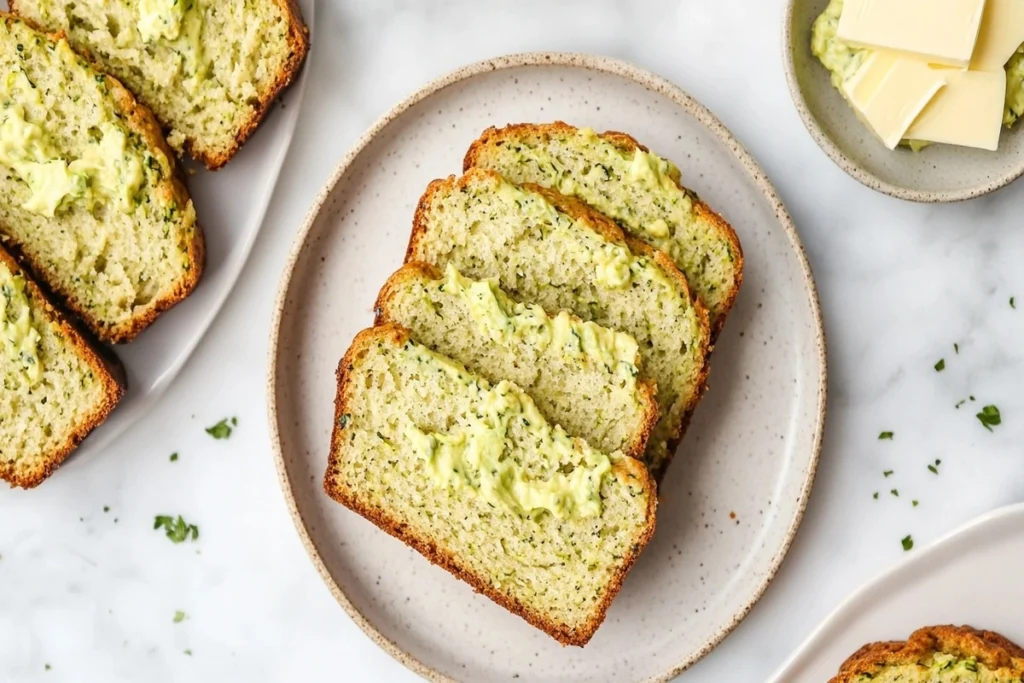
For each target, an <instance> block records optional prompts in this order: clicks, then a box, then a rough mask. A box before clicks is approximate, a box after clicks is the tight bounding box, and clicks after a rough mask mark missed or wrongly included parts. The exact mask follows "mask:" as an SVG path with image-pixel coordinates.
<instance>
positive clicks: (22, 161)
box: [0, 44, 143, 217]
mask: <svg viewBox="0 0 1024 683" xmlns="http://www.w3.org/2000/svg"><path fill="white" fill-rule="evenodd" d="M62 45H63V46H64V48H66V44H62ZM28 107H32V108H33V109H37V110H38V108H42V107H43V102H42V99H41V97H40V93H39V91H38V90H37V89H36V88H35V86H34V85H33V84H32V83H31V82H30V81H29V79H28V77H27V76H26V75H25V73H24V72H23V71H19V70H15V71H11V72H9V73H7V74H6V75H5V76H4V77H3V78H2V79H0V164H3V165H4V166H7V167H8V168H10V169H11V170H13V171H14V172H15V173H16V174H17V176H18V177H19V178H20V179H21V180H22V181H23V182H24V183H26V184H27V185H28V187H29V190H30V195H29V198H28V200H27V201H26V202H25V203H23V204H22V208H24V209H26V210H28V211H32V212H33V213H38V214H42V215H44V216H49V217H53V216H54V214H55V213H56V211H57V210H58V209H59V207H60V206H61V205H62V203H64V202H65V200H68V201H74V200H81V201H83V202H85V203H86V204H87V205H89V206H93V205H95V204H100V203H103V201H104V200H111V201H113V202H114V203H115V204H116V206H117V207H118V208H119V209H120V210H121V211H123V212H124V213H131V212H132V211H133V210H134V196H135V193H136V192H137V191H138V190H139V187H140V186H141V185H142V182H143V172H142V161H141V159H140V158H139V155H138V154H137V153H135V152H132V151H130V150H129V148H128V144H127V143H128V140H127V136H126V135H125V133H124V130H123V129H122V128H121V127H120V126H119V125H117V124H115V123H114V122H113V121H105V122H103V123H102V124H101V125H100V126H98V127H97V128H96V134H95V135H94V136H93V137H94V139H93V141H92V144H90V145H89V146H88V147H87V148H86V149H85V151H84V153H83V154H82V157H81V158H80V159H75V160H72V161H70V162H69V161H68V160H67V159H65V158H63V157H62V156H61V154H60V152H59V151H58V150H57V149H56V148H55V147H54V145H53V143H52V142H51V141H50V138H49V136H48V135H47V133H46V131H45V130H44V129H43V127H42V126H41V125H39V124H38V123H34V122H32V121H29V120H28V118H27V113H26V109H27V108H28Z"/></svg>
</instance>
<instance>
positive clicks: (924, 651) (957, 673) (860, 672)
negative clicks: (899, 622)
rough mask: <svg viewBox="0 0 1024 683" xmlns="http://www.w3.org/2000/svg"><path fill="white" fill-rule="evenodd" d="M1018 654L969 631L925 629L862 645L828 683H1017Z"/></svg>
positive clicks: (1023, 675) (1022, 670)
mask: <svg viewBox="0 0 1024 683" xmlns="http://www.w3.org/2000/svg"><path fill="white" fill-rule="evenodd" d="M1022 679H1024V649H1022V648H1021V647H1019V646H1018V645H1016V644H1014V643H1012V642H1010V641H1009V640H1007V639H1006V638H1004V637H1003V636H1001V635H999V634H998V633H993V632H992V631H979V630H977V629H975V628H971V627H970V626H929V627H927V628H922V629H919V630H917V631H914V633H913V634H911V636H910V639H909V640H906V641H896V642H881V643H871V644H870V645H865V646H864V647H862V648H861V649H860V650H858V651H857V652H856V653H854V654H853V655H852V656H851V657H850V658H849V659H847V660H846V662H844V663H843V665H842V667H841V668H840V669H839V674H838V675H837V676H836V677H834V678H833V679H832V680H831V681H830V682H829V683H862V682H863V681H872V683H896V682H897V681H899V682H901V683H902V682H906V683H912V682H914V681H922V682H925V681H935V682H936V683H1020V681H1021V680H1022Z"/></svg>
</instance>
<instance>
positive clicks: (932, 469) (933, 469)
mask: <svg viewBox="0 0 1024 683" xmlns="http://www.w3.org/2000/svg"><path fill="white" fill-rule="evenodd" d="M928 471H929V472H931V473H932V474H938V473H939V468H938V467H936V466H935V465H928Z"/></svg>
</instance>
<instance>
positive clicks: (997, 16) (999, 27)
mask: <svg viewBox="0 0 1024 683" xmlns="http://www.w3.org/2000/svg"><path fill="white" fill-rule="evenodd" d="M1021 43H1024V0H987V2H986V4H985V18H984V19H982V21H981V32H980V33H979V34H978V44H977V45H975V46H974V56H973V57H972V58H971V69H973V70H977V71H997V70H999V69H1002V68H1003V67H1004V66H1006V62H1008V61H1010V57H1012V56H1013V53H1014V52H1016V51H1017V48H1019V47H1020V46H1021Z"/></svg>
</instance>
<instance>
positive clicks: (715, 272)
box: [465, 121, 743, 339]
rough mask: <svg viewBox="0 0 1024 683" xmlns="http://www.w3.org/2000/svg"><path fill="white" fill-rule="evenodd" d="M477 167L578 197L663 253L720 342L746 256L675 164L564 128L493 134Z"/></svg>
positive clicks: (475, 154)
mask: <svg viewBox="0 0 1024 683" xmlns="http://www.w3.org/2000/svg"><path fill="white" fill-rule="evenodd" d="M474 167H477V168H487V169H491V170H493V171H497V172H498V173H500V174H501V175H503V176H504V177H506V178H507V179H509V180H510V181H512V182H514V183H536V184H538V185H542V186H544V187H549V188H553V189H556V190H558V191H559V192H561V193H562V194H566V195H571V196H574V197H576V198H578V199H580V200H582V201H584V202H586V203H587V204H588V205H589V206H591V207H592V208H594V209H596V210H597V211H600V212H601V213H603V214H605V215H607V216H609V217H611V218H613V219H614V220H615V221H616V222H617V223H618V224H619V226H621V227H622V229H623V230H624V231H625V232H626V233H627V234H628V235H630V236H631V237H633V238H635V239H638V240H642V241H644V242H646V243H647V244H650V245H651V246H653V247H656V248H658V249H661V250H662V251H664V252H665V253H666V254H668V255H669V256H670V257H671V258H672V260H673V261H674V262H675V264H676V265H677V266H679V268H680V270H682V271H683V274H684V275H686V279H687V280H688V281H689V283H690V287H691V288H692V289H693V290H694V292H695V293H696V294H697V295H698V296H699V297H700V299H701V301H702V302H703V303H704V305H705V306H706V307H707V309H708V315H709V317H710V320H711V329H712V339H714V337H716V336H717V335H718V332H719V331H720V330H721V328H722V325H723V323H724V322H725V317H726V315H727V314H728V312H729V309H730V308H732V305H733V302H734V301H735V300H736V295H737V294H738V293H739V288H740V283H741V282H742V281H743V251H742V250H741V249H740V242H739V239H738V238H737V237H736V233H735V232H733V229H732V227H730V226H729V224H728V223H727V222H726V221H725V220H724V219H723V218H722V217H721V216H719V215H718V214H716V213H715V212H714V211H712V210H711V208H710V207H709V206H708V205H707V204H705V203H704V202H703V201H701V200H700V199H699V198H698V197H697V196H696V195H695V194H694V193H693V192H691V191H689V190H687V189H686V188H685V187H683V186H682V184H681V183H680V174H679V169H678V168H676V167H675V166H674V165H673V164H672V163H671V162H669V161H667V160H665V159H662V158H661V157H658V156H656V155H654V154H652V153H651V152H650V151H649V150H648V149H647V148H646V147H644V146H643V145H641V144H640V143H639V142H637V141H636V140H634V139H633V138H632V137H630V136H629V135H626V134H625V133H615V132H609V133H603V134H600V135H598V134H597V133H595V132H594V131H593V130H592V129H589V128H582V129H577V128H574V127H573V126H570V125H568V124H566V123H562V122H560V121H559V122H556V123H551V124H530V123H526V124H517V125H511V126H506V127H505V128H500V129H499V128H488V129H487V130H486V131H484V133H483V135H481V136H480V138H479V139H478V140H476V141H475V142H474V143H473V144H472V146H470V148H469V152H468V153H467V154H466V159H465V169H466V170H469V169H470V168H474Z"/></svg>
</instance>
